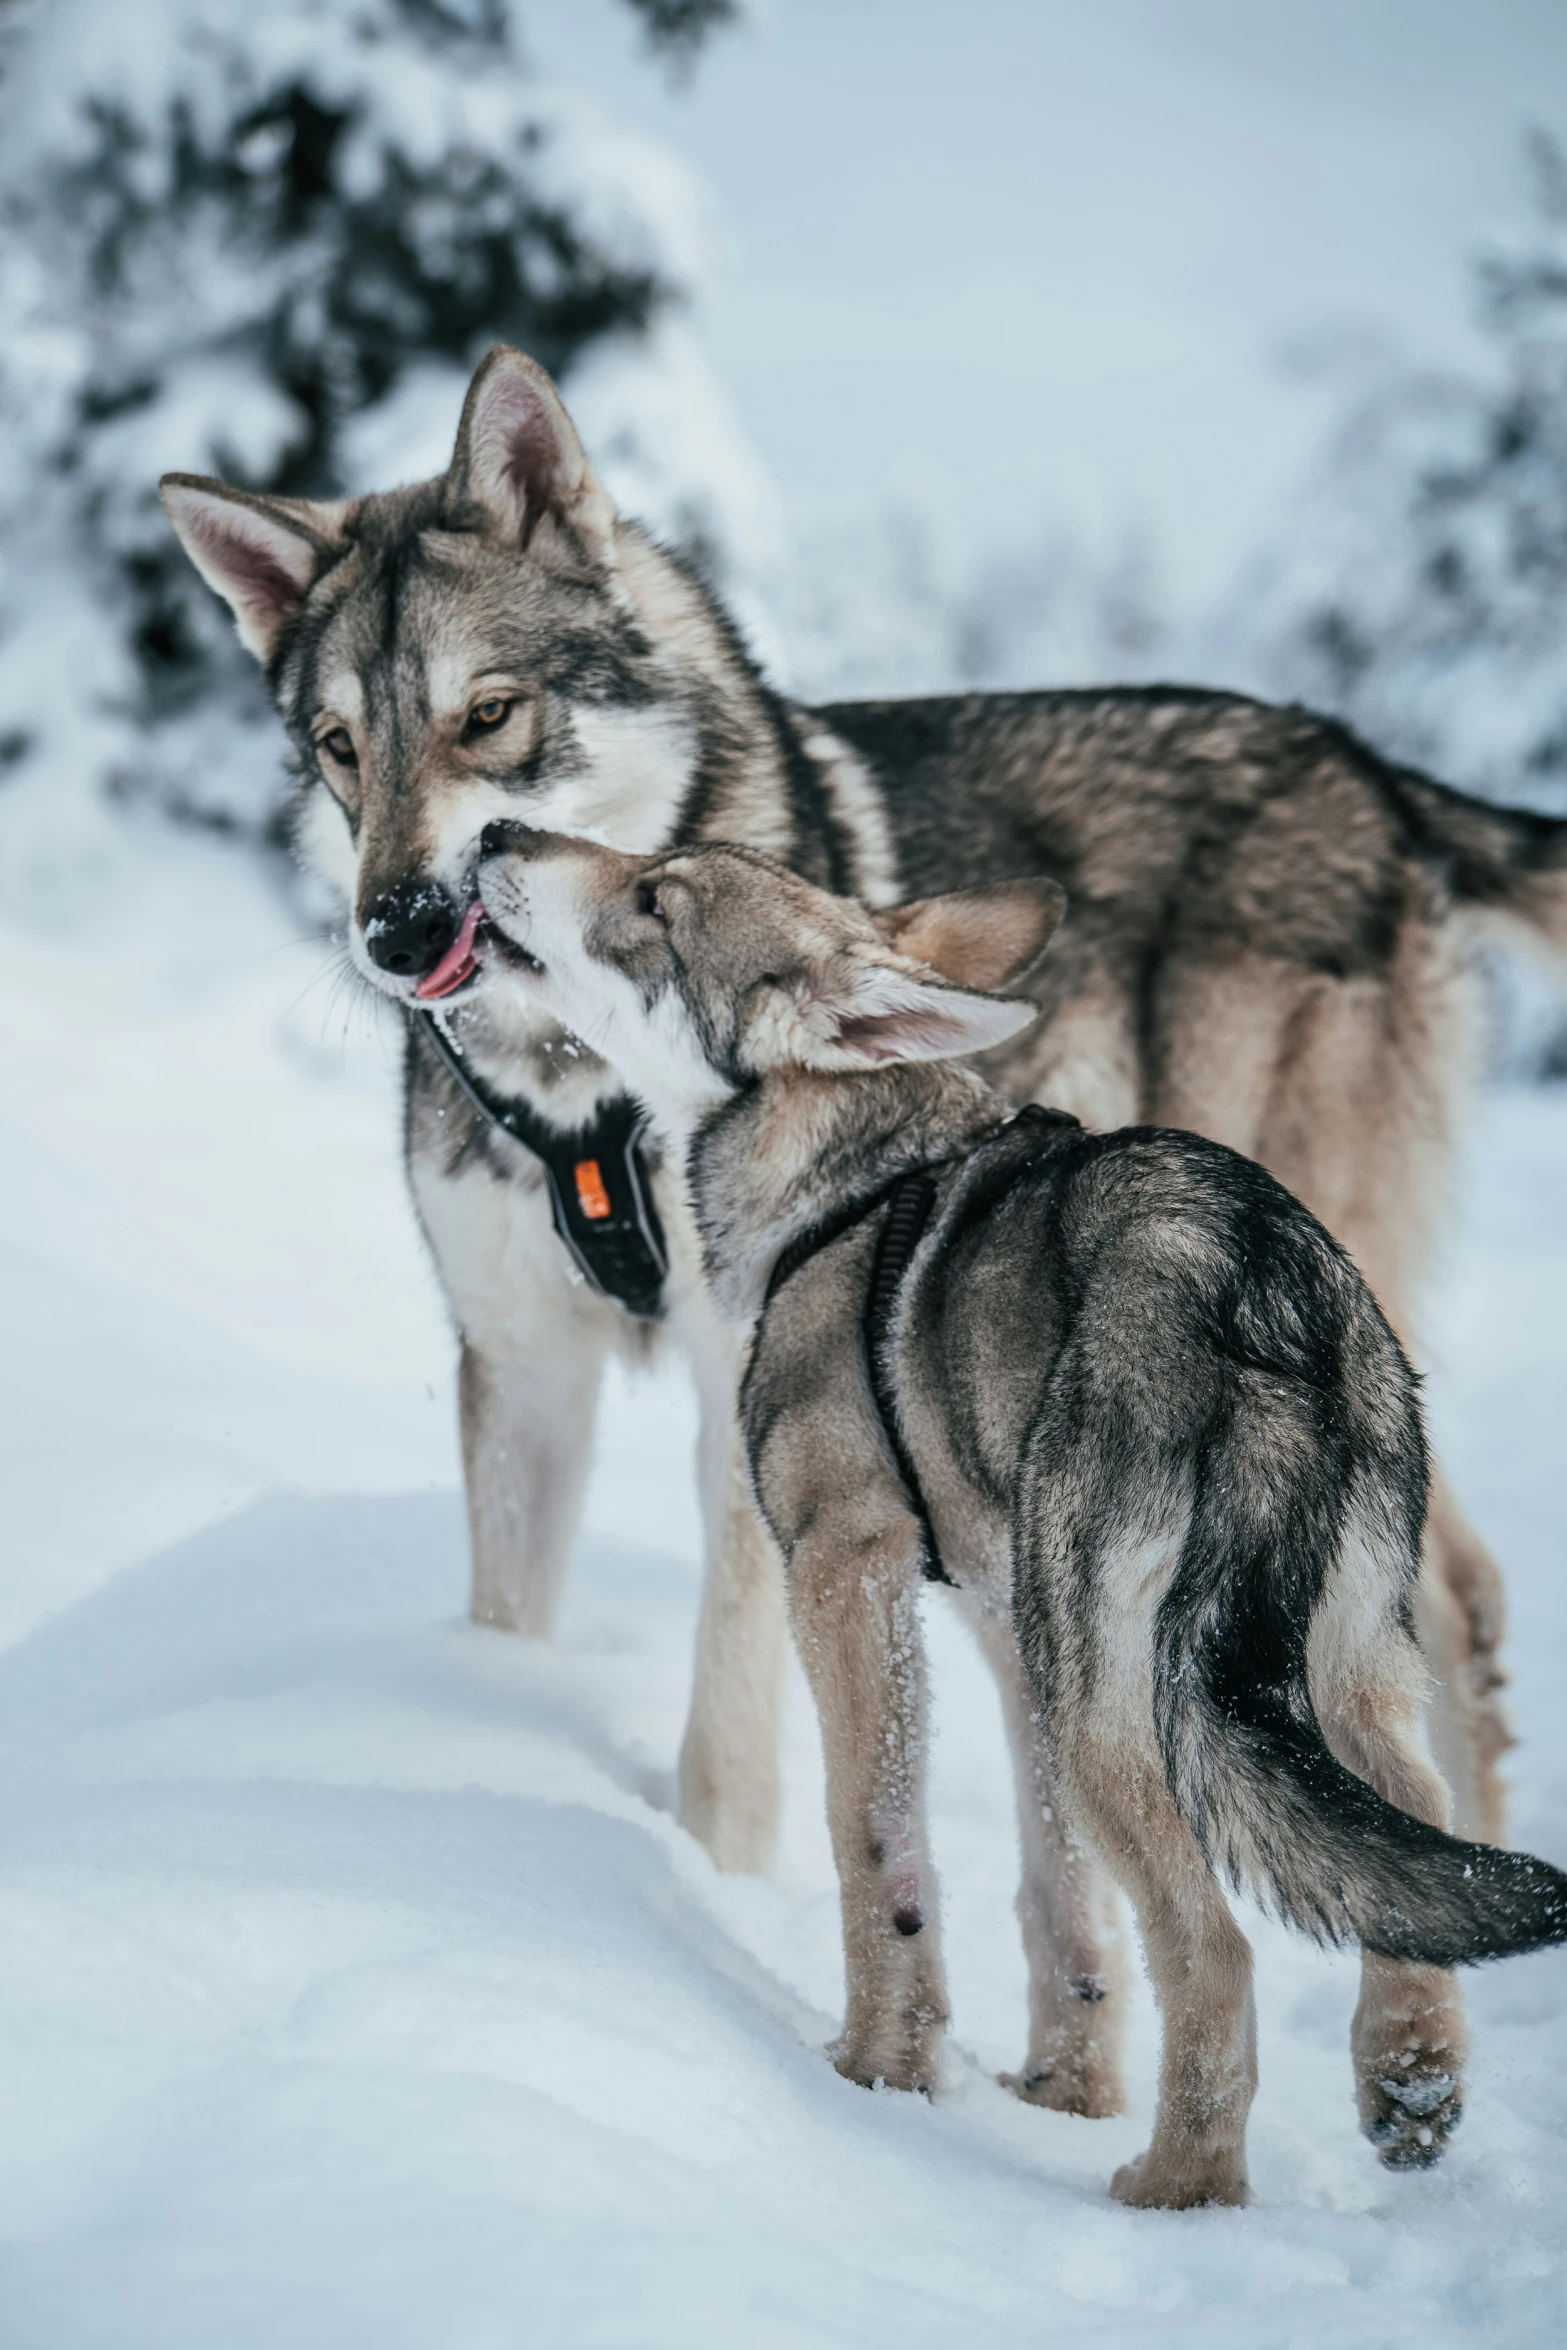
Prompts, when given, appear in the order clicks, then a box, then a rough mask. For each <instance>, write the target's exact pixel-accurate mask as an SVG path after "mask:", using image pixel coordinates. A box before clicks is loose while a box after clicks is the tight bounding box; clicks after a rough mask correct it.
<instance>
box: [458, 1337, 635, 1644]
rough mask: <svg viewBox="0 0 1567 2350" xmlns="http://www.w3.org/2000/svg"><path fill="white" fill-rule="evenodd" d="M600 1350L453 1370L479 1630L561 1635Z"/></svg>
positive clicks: (545, 1351) (488, 1358) (469, 1348)
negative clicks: (487, 1627)
mask: <svg viewBox="0 0 1567 2350" xmlns="http://www.w3.org/2000/svg"><path fill="white" fill-rule="evenodd" d="M606 1351H607V1350H606V1349H605V1348H604V1347H602V1346H601V1347H597V1348H595V1347H593V1346H591V1345H584V1344H582V1343H581V1340H580V1337H579V1339H578V1343H577V1344H576V1345H575V1346H574V1347H571V1348H562V1349H560V1350H558V1351H557V1350H552V1349H549V1348H547V1347H540V1348H539V1349H538V1351H537V1352H534V1351H531V1350H530V1351H529V1352H528V1353H525V1354H523V1353H517V1354H507V1355H503V1356H500V1357H497V1356H496V1355H495V1354H493V1353H488V1352H484V1353H481V1351H480V1350H479V1348H478V1347H477V1346H476V1345H474V1344H473V1343H472V1342H471V1341H470V1340H468V1339H466V1338H465V1339H464V1341H463V1348H462V1358H461V1361H460V1363H459V1365H458V1372H457V1396H458V1408H459V1412H460V1415H461V1423H462V1450H463V1474H464V1480H465V1483H466V1486H467V1495H468V1530H469V1536H470V1540H471V1542H472V1547H473V1589H472V1596H471V1599H470V1613H471V1614H472V1616H473V1620H474V1622H475V1623H476V1624H489V1625H493V1626H494V1627H495V1628H496V1629H497V1630H499V1631H503V1632H525V1633H530V1634H532V1635H533V1636H534V1637H536V1638H543V1637H545V1636H547V1635H548V1634H549V1633H550V1632H552V1631H553V1630H554V1628H555V1618H556V1616H557V1614H558V1612H559V1608H560V1599H561V1593H562V1591H563V1589H564V1587H565V1581H566V1573H567V1569H568V1568H569V1566H570V1564H571V1550H572V1544H573V1541H574V1540H575V1537H576V1531H577V1520H578V1517H579V1515H580V1513H581V1508H582V1489H583V1486H584V1484H585V1483H586V1481H587V1474H588V1466H589V1463H590V1461H591V1459H592V1452H593V1420H594V1411H595V1407H596V1404H597V1400H598V1388H599V1379H600V1375H601V1373H602V1370H603V1365H604V1355H605V1352H606Z"/></svg>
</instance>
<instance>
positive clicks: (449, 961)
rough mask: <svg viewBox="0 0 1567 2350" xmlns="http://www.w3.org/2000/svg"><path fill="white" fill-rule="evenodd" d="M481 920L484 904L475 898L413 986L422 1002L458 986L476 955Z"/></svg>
mask: <svg viewBox="0 0 1567 2350" xmlns="http://www.w3.org/2000/svg"><path fill="white" fill-rule="evenodd" d="M483 920H484V908H483V906H482V905H481V904H480V903H479V900H478V899H477V898H475V899H474V901H473V904H472V905H471V906H470V907H469V908H468V911H467V913H466V914H464V916H463V918H462V928H461V930H459V931H458V933H457V936H456V937H455V938H454V939H453V940H452V943H451V945H450V946H449V947H448V948H447V950H446V952H445V954H444V955H443V956H442V957H441V959H440V961H439V962H438V963H437V964H436V966H435V969H434V970H433V971H427V972H426V973H425V975H424V977H423V978H422V979H421V980H420V982H419V984H418V986H417V987H416V988H415V989H414V994H415V995H416V996H418V997H419V998H420V999H421V1001H423V1002H424V1003H427V1004H428V1003H433V1002H434V1000H435V998H436V997H437V996H442V995H450V994H451V992H452V989H453V988H454V987H461V985H462V983H463V981H464V980H465V979H466V978H467V976H468V974H469V972H470V971H471V970H472V969H473V967H474V964H475V963H476V962H477V960H478V957H477V956H476V955H475V954H474V951H473V940H474V933H475V932H476V931H477V929H478V927H479V924H480V923H481V922H482V921H483Z"/></svg>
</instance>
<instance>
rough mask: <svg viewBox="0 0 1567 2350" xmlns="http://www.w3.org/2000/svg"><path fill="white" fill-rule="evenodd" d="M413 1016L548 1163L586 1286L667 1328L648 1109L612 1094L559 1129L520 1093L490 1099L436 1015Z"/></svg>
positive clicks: (478, 1095)
mask: <svg viewBox="0 0 1567 2350" xmlns="http://www.w3.org/2000/svg"><path fill="white" fill-rule="evenodd" d="M415 1017H416V1019H417V1021H418V1023H419V1027H420V1030H421V1032H422V1034H423V1036H424V1038H425V1040H426V1042H427V1043H429V1044H430V1045H431V1046H432V1047H433V1048H434V1050H435V1052H436V1053H437V1054H438V1056H439V1057H440V1059H441V1061H442V1062H443V1063H444V1064H445V1067H446V1069H447V1072H448V1074H449V1075H450V1076H451V1077H452V1079H453V1080H454V1082H455V1083H456V1084H457V1085H458V1086H459V1087H460V1088H461V1090H462V1091H463V1093H465V1094H466V1095H467V1097H468V1099H469V1101H470V1102H472V1104H473V1106H474V1108H475V1109H476V1110H478V1111H479V1112H480V1113H481V1115H482V1116H483V1117H485V1118H487V1119H488V1120H489V1122H490V1124H491V1125H492V1126H498V1127H499V1128H500V1130H501V1132H502V1133H503V1134H508V1135H510V1137H511V1139H512V1141H513V1142H518V1143H521V1145H522V1147H523V1149H524V1150H525V1151H531V1152H532V1154H533V1156H534V1157H535V1158H536V1159H537V1160H539V1161H540V1163H541V1164H542V1166H543V1169H544V1180H545V1182H546V1183H547V1185H548V1186H549V1195H550V1212H551V1214H552V1215H553V1217H554V1219H555V1229H556V1231H557V1232H558V1233H559V1235H560V1237H561V1239H562V1241H563V1242H564V1243H565V1245H566V1249H567V1251H568V1253H569V1255H570V1256H571V1259H572V1261H573V1263H574V1264H575V1265H576V1267H577V1270H578V1271H579V1272H580V1273H581V1275H582V1277H583V1279H584V1280H585V1281H586V1282H587V1283H588V1284H589V1285H590V1287H592V1288H594V1289H596V1290H597V1291H598V1293H599V1295H600V1296H601V1297H608V1298H613V1300H614V1301H615V1303H616V1305H618V1306H623V1307H624V1308H625V1310H626V1312H627V1313H628V1314H632V1315H634V1316H635V1317H636V1319H637V1320H638V1321H640V1322H659V1321H662V1319H663V1316H664V1281H665V1277H666V1276H667V1274H668V1272H669V1250H668V1247H667V1245H666V1243H665V1240H664V1231H663V1226H662V1225H661V1224H660V1222H659V1220H658V1209H657V1208H656V1207H655V1205H654V1203H653V1187H652V1184H651V1182H650V1181H649V1179H648V1169H647V1160H646V1157H645V1155H644V1152H643V1148H642V1138H643V1135H644V1133H645V1132H646V1129H647V1123H648V1120H647V1112H646V1111H645V1110H644V1109H643V1108H642V1106H641V1104H640V1103H639V1102H636V1101H633V1099H632V1097H631V1095H630V1094H629V1093H616V1094H611V1095H610V1097H609V1099H608V1101H606V1102H603V1103H601V1104H600V1106H599V1108H598V1109H597V1110H596V1111H595V1112H594V1114H593V1116H592V1117H591V1118H590V1119H589V1121H588V1122H587V1124H586V1125H585V1126H576V1127H561V1126H556V1125H553V1124H551V1122H550V1121H549V1120H548V1119H546V1118H541V1117H540V1115H539V1113H538V1111H537V1110H535V1109H534V1107H533V1105H532V1103H531V1102H527V1101H524V1100H522V1099H521V1097H520V1096H514V1097H512V1098H510V1099H507V1100H502V1099H501V1097H500V1096H499V1095H498V1094H493V1093H491V1091H490V1089H489V1087H488V1086H487V1085H486V1084H485V1083H484V1082H483V1080H482V1079H481V1078H479V1077H477V1076H476V1075H475V1074H474V1072H473V1070H472V1069H471V1068H470V1067H469V1065H468V1062H467V1060H466V1059H465V1058H464V1056H463V1054H462V1053H461V1052H460V1051H459V1050H458V1048H457V1046H456V1045H455V1044H453V1042H452V1040H451V1038H450V1037H449V1036H448V1035H447V1033H446V1031H445V1029H444V1028H443V1027H442V1026H441V1024H440V1022H439V1020H437V1019H436V1017H435V1016H434V1014H433V1013H430V1012H420V1013H418V1014H416V1015H415Z"/></svg>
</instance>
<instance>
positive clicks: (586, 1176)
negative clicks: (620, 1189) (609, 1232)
mask: <svg viewBox="0 0 1567 2350" xmlns="http://www.w3.org/2000/svg"><path fill="white" fill-rule="evenodd" d="M571 1171H572V1174H573V1176H574V1177H575V1178H576V1184H577V1205H578V1207H579V1208H580V1209H581V1210H582V1213H583V1214H584V1215H585V1216H586V1217H587V1219H588V1221H589V1223H590V1224H602V1223H603V1221H604V1218H605V1217H606V1216H608V1215H611V1214H613V1212H614V1211H613V1210H612V1209H611V1207H610V1204H609V1193H608V1192H607V1191H606V1190H605V1189H604V1178H603V1176H602V1175H601V1174H600V1172H599V1163H598V1161H597V1159H579V1160H578V1161H577V1163H576V1165H575V1166H574V1167H573V1169H572V1170H571Z"/></svg>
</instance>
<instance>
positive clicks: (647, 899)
mask: <svg viewBox="0 0 1567 2350" xmlns="http://www.w3.org/2000/svg"><path fill="white" fill-rule="evenodd" d="M636 908H637V912H638V913H639V914H650V915H651V916H652V918H653V920H654V921H655V922H662V921H663V919H664V909H663V907H662V905H660V903H659V896H658V891H657V890H656V889H655V888H654V887H653V884H652V882H651V881H639V882H638V883H637V895H636Z"/></svg>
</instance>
